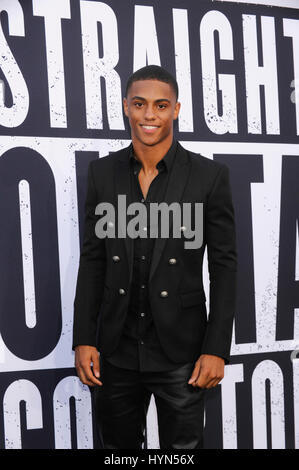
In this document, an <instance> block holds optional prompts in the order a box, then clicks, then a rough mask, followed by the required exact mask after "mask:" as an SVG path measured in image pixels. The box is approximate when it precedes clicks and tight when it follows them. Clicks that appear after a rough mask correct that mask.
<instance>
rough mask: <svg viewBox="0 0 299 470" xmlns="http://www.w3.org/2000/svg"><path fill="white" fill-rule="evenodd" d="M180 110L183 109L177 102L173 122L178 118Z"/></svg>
mask: <svg viewBox="0 0 299 470" xmlns="http://www.w3.org/2000/svg"><path fill="white" fill-rule="evenodd" d="M180 109H181V103H179V102H178V101H177V102H176V103H175V106H174V113H173V120H176V119H177V118H178V115H179V112H180Z"/></svg>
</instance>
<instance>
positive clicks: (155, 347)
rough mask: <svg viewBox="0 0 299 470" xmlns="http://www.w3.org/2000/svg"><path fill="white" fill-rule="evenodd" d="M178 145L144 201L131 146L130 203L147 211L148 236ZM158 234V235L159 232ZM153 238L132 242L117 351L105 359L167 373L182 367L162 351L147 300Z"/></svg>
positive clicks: (162, 162) (159, 166)
mask: <svg viewBox="0 0 299 470" xmlns="http://www.w3.org/2000/svg"><path fill="white" fill-rule="evenodd" d="M176 148H177V142H176V141H175V140H174V141H173V143H172V145H171V147H170V149H169V150H168V152H167V153H166V155H165V156H164V158H162V159H161V160H160V161H159V162H158V163H157V165H156V168H157V169H158V171H159V173H158V174H157V176H156V177H155V178H154V179H153V181H152V182H151V184H150V186H149V189H148V192H147V195H146V198H144V197H143V194H142V191H141V188H140V184H139V180H138V175H139V171H140V169H141V168H142V164H141V162H140V161H139V160H137V159H136V157H135V156H134V153H133V146H131V153H130V171H131V195H132V202H142V203H144V204H145V205H146V209H147V216H148V218H147V226H146V227H142V229H144V230H145V231H146V233H148V235H149V229H150V225H149V213H150V210H149V204H150V203H151V202H161V201H163V200H164V195H165V191H166V187H167V183H168V178H169V174H170V171H171V168H172V165H173V162H174V159H175V156H176ZM158 233H159V232H158ZM154 243H155V238H150V237H149V236H148V237H146V238H142V237H137V238H135V239H134V263H133V277H132V286H131V287H132V288H131V294H130V299H129V307H128V313H127V317H126V321H125V325H124V329H123V332H122V336H121V339H120V341H119V344H118V347H117V349H116V350H115V351H114V352H113V353H112V354H111V355H110V356H108V357H105V359H106V360H107V361H109V362H110V363H111V364H113V365H115V366H117V367H121V368H126V369H131V370H139V371H144V372H145V371H147V372H154V371H167V370H174V369H176V368H178V367H181V366H182V365H183V364H178V363H174V362H172V361H171V360H170V359H169V358H168V357H167V356H166V354H165V353H164V351H163V350H162V347H161V344H160V342H159V338H158V336H157V331H156V328H155V324H154V320H153V316H152V312H151V308H150V302H149V297H148V278H149V271H150V265H151V256H152V252H153V248H154Z"/></svg>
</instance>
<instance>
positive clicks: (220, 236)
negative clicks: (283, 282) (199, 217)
mask: <svg viewBox="0 0 299 470" xmlns="http://www.w3.org/2000/svg"><path fill="white" fill-rule="evenodd" d="M205 224H206V241H207V254H208V269H209V281H210V298H209V300H210V311H209V317H208V324H207V329H206V333H205V337H204V341H203V346H202V350H201V354H213V355H216V356H220V357H222V358H223V359H224V360H225V363H226V364H228V363H229V357H230V347H231V338H232V328H233V319H234V315H235V307H236V284H237V247H236V230H235V218H234V207H233V203H232V196H231V188H230V181H229V169H228V167H227V166H226V165H224V164H221V168H220V170H219V172H218V174H217V176H216V178H215V182H214V184H213V187H212V190H211V192H210V194H209V196H208V200H207V207H206V216H205Z"/></svg>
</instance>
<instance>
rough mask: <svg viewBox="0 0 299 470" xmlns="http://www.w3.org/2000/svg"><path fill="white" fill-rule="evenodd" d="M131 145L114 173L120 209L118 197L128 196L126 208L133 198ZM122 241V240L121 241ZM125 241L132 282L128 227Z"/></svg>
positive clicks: (116, 162)
mask: <svg viewBox="0 0 299 470" xmlns="http://www.w3.org/2000/svg"><path fill="white" fill-rule="evenodd" d="M130 151H131V145H130V146H129V147H127V148H125V149H124V150H123V152H120V154H119V156H118V158H117V159H116V161H115V171H114V187H115V193H114V196H115V207H118V196H119V195H125V196H126V208H125V211H126V212H127V208H128V206H129V204H131V202H132V200H131V199H132V197H131V176H130V161H129V156H130ZM125 220H126V217H125ZM119 240H121V238H120V239H119ZM123 241H124V244H125V248H126V253H127V257H128V263H129V278H130V281H131V277H132V267H133V239H132V238H130V237H128V235H127V227H125V234H124V235H123Z"/></svg>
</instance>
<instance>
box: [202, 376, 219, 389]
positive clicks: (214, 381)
mask: <svg viewBox="0 0 299 470" xmlns="http://www.w3.org/2000/svg"><path fill="white" fill-rule="evenodd" d="M220 380H221V379H220V378H219V377H211V378H210V379H207V380H206V381H205V383H204V385H200V387H202V388H206V389H210V388H213V387H216V385H218V383H219V382H220Z"/></svg>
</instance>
